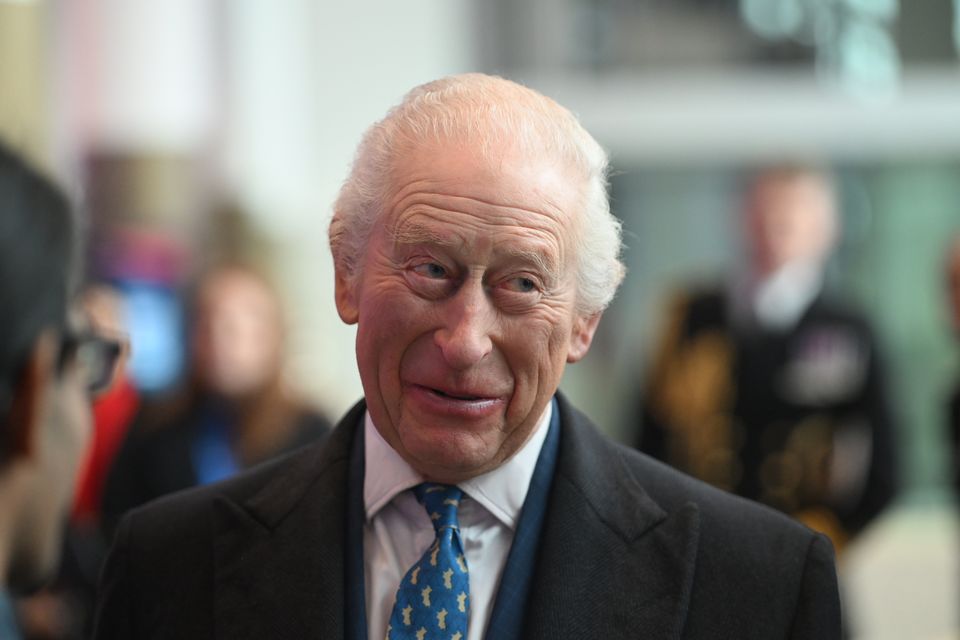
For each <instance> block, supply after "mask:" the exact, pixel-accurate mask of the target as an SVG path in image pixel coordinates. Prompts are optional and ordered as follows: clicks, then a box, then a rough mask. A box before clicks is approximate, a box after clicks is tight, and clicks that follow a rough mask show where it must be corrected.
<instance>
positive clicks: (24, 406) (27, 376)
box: [6, 329, 59, 459]
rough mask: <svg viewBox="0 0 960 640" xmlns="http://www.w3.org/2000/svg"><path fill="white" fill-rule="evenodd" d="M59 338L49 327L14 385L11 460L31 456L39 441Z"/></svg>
mask: <svg viewBox="0 0 960 640" xmlns="http://www.w3.org/2000/svg"><path fill="white" fill-rule="evenodd" d="M58 345H59V341H58V340H57V336H56V333H55V332H54V331H52V330H49V329H48V330H46V331H44V332H43V333H41V334H40V336H39V337H38V338H37V339H36V341H35V342H34V343H33V348H31V349H30V353H29V355H28V356H27V360H26V362H25V363H24V366H23V371H22V373H21V375H20V379H19V380H17V382H16V384H15V385H14V387H13V401H12V402H11V404H10V412H9V413H8V414H7V434H6V437H7V451H6V455H7V457H8V458H9V459H18V458H21V459H22V458H30V457H32V456H34V455H35V454H36V451H37V447H38V446H39V442H40V429H41V425H42V423H43V413H44V404H45V401H46V397H47V393H49V391H50V388H51V387H52V385H53V383H54V379H55V378H56V375H57V371H56V368H57V352H58V350H59V349H58Z"/></svg>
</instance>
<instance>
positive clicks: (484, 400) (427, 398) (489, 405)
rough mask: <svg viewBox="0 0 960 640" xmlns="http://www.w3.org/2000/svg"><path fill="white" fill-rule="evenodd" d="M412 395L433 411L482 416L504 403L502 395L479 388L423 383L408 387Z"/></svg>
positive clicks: (465, 415) (421, 404)
mask: <svg viewBox="0 0 960 640" xmlns="http://www.w3.org/2000/svg"><path fill="white" fill-rule="evenodd" d="M408 389H409V391H410V392H411V397H412V398H413V399H414V400H415V401H416V402H417V404H418V405H420V406H421V407H422V408H423V409H425V410H427V411H429V412H431V413H440V414H450V415H458V416H462V417H474V418H476V417H480V416H484V415H487V414H489V413H491V412H495V411H497V410H498V409H499V407H501V405H503V403H504V397H503V396H502V395H495V394H490V393H489V392H484V391H480V390H478V389H450V388H437V387H432V386H427V385H421V384H412V385H410V386H409V387H408Z"/></svg>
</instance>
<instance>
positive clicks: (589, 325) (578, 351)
mask: <svg viewBox="0 0 960 640" xmlns="http://www.w3.org/2000/svg"><path fill="white" fill-rule="evenodd" d="M602 315H603V312H602V311H598V312H597V313H595V314H593V315H592V316H578V317H577V319H576V320H575V321H574V323H573V329H572V330H571V332H570V350H569V351H568V352H567V362H569V363H570V364H573V363H574V362H578V361H579V360H580V359H582V358H583V356H585V355H587V351H589V350H590V344H591V343H592V342H593V334H594V333H596V331H597V325H599V324H600V316H602Z"/></svg>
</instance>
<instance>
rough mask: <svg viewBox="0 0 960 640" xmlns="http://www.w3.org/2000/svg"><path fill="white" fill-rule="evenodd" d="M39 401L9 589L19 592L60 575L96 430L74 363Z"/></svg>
mask: <svg viewBox="0 0 960 640" xmlns="http://www.w3.org/2000/svg"><path fill="white" fill-rule="evenodd" d="M52 349H53V351H55V350H56V347H53V348H52ZM52 366H54V367H55V366H56V365H55V364H54V365H52ZM41 397H42V405H41V407H40V422H39V424H38V426H39V430H38V432H37V433H36V439H35V448H34V455H32V456H31V457H30V458H29V459H26V460H25V461H24V462H22V463H20V464H23V465H26V466H27V474H28V477H29V478H30V480H29V482H30V486H31V489H30V495H29V496H28V498H27V500H26V502H25V504H24V508H23V510H22V513H21V514H19V516H18V518H17V532H16V538H15V546H14V549H15V551H14V553H13V557H12V559H11V567H10V584H11V585H12V586H14V587H15V588H18V589H29V588H32V587H34V586H37V585H38V584H40V583H41V582H42V581H44V580H46V579H48V578H50V577H51V576H52V575H53V574H54V572H55V571H56V568H57V564H58V562H59V558H60V549H61V545H62V534H63V530H64V525H65V522H66V517H67V514H68V512H69V509H70V505H71V502H72V499H73V495H74V487H75V484H76V478H77V473H78V471H79V466H80V461H81V459H82V457H83V454H84V452H85V450H86V446H87V443H88V441H89V439H90V434H91V430H92V427H91V422H92V418H91V414H90V397H89V394H88V393H87V380H86V378H85V377H84V376H83V374H82V370H81V367H80V366H79V365H78V363H77V362H76V361H75V360H73V359H68V360H67V361H66V363H65V364H64V366H63V368H62V370H60V371H59V372H53V374H52V375H50V376H49V377H47V378H46V386H45V388H44V390H43V392H42V394H41Z"/></svg>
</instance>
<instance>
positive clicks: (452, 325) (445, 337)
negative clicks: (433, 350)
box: [434, 282, 497, 371]
mask: <svg viewBox="0 0 960 640" xmlns="http://www.w3.org/2000/svg"><path fill="white" fill-rule="evenodd" d="M496 313H497V312H496V309H494V308H493V305H492V304H491V302H490V300H489V299H488V298H487V295H486V292H485V291H484V289H483V285H482V284H481V283H479V282H469V283H465V284H464V285H463V286H462V287H461V288H460V290H459V291H458V292H457V293H456V295H454V296H452V297H451V298H448V299H447V300H446V302H445V304H444V307H443V309H442V311H441V325H440V327H439V328H438V329H437V330H436V332H435V333H434V342H435V343H436V345H437V346H438V347H439V348H440V351H441V353H442V354H443V358H444V360H445V361H446V363H447V365H449V366H450V367H451V368H453V369H455V370H458V371H463V370H466V369H469V368H470V367H472V366H474V365H476V364H478V363H480V361H481V360H483V359H484V358H485V357H486V356H487V354H489V353H490V351H491V350H492V349H493V341H492V340H491V337H490V332H491V330H492V328H493V325H494V323H495V321H496Z"/></svg>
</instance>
